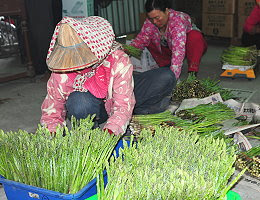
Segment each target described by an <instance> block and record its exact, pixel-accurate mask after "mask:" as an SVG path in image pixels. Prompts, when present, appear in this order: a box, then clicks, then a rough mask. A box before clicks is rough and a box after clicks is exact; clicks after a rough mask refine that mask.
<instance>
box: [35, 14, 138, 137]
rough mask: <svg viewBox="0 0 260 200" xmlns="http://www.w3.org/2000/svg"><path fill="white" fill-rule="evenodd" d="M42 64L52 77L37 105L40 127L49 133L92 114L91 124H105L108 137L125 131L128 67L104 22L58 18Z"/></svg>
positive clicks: (130, 100) (129, 106) (130, 101)
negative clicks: (72, 119)
mask: <svg viewBox="0 0 260 200" xmlns="http://www.w3.org/2000/svg"><path fill="white" fill-rule="evenodd" d="M46 62H47V65H48V67H49V69H50V70H51V71H52V74H51V76H50V78H49V80H48V83H47V96H46V98H45V99H44V101H43V103H42V106H41V109H42V116H41V120H40V122H41V124H42V125H44V126H46V127H47V128H48V129H49V130H50V131H51V132H55V130H56V127H57V126H58V125H61V126H65V125H66V124H65V123H66V120H65V119H66V117H67V118H69V119H70V117H71V116H74V117H75V118H76V119H80V118H86V117H87V116H88V115H89V114H91V115H92V114H96V118H95V122H96V124H100V123H103V122H105V121H106V124H105V126H104V128H105V129H107V130H108V132H110V133H114V134H115V135H118V134H121V133H124V132H125V130H126V127H127V125H128V124H129V121H130V118H131V116H132V111H133V108H134V105H135V98H134V93H133V78H132V72H133V66H132V64H131V62H130V60H129V57H128V55H127V54H125V53H124V51H122V50H121V45H120V44H119V43H117V42H115V36H114V32H113V29H112V26H111V25H110V23H109V22H108V21H107V20H105V19H103V18H101V17H97V16H92V17H87V18H84V19H82V20H81V21H79V20H76V19H73V18H69V17H64V18H63V19H62V20H61V21H60V23H58V25H57V26H56V29H55V31H54V34H53V37H52V41H51V43H50V48H49V51H48V55H47V59H46Z"/></svg>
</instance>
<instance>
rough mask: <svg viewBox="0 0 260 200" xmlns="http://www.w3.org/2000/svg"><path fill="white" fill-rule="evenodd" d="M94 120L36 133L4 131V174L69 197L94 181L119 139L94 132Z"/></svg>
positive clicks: (0, 154) (0, 138) (0, 153)
mask: <svg viewBox="0 0 260 200" xmlns="http://www.w3.org/2000/svg"><path fill="white" fill-rule="evenodd" d="M92 119H93V118H90V117H88V118H87V119H84V120H80V121H76V120H72V129H71V130H68V129H67V128H57V132H56V135H55V136H53V135H51V134H50V132H49V131H48V130H47V129H46V128H43V127H39V128H38V130H37V132H36V133H35V134H32V133H28V132H26V131H22V130H19V131H18V132H4V131H3V130H0V163H1V165H0V175H2V176H3V177H5V178H6V179H9V180H13V181H16V182H20V183H24V184H27V185H32V186H36V187H40V188H44V189H48V190H52V191H56V192H61V193H65V194H74V193H76V192H78V191H79V190H80V189H82V188H83V187H84V186H86V185H87V184H88V183H89V182H90V181H91V180H93V179H94V178H95V177H96V175H97V173H98V172H99V171H100V170H104V165H103V164H104V163H105V161H107V160H108V158H109V157H110V156H111V154H112V152H113V149H114V147H115V145H116V143H117V141H118V139H119V137H116V136H110V135H109V134H108V133H107V132H103V131H102V130H100V129H94V130H92V127H93V122H92ZM64 135H65V136H64Z"/></svg>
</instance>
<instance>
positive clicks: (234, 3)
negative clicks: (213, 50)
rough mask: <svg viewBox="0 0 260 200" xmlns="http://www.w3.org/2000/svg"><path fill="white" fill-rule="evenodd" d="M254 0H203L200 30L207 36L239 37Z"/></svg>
mask: <svg viewBox="0 0 260 200" xmlns="http://www.w3.org/2000/svg"><path fill="white" fill-rule="evenodd" d="M254 6H255V0H203V5H202V11H203V14H202V31H203V33H204V34H205V35H208V36H217V37H225V38H241V35H242V32H243V25H244V22H245V19H246V17H247V16H248V15H249V14H250V12H251V10H252V9H253V7H254Z"/></svg>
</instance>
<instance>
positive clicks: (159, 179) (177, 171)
mask: <svg viewBox="0 0 260 200" xmlns="http://www.w3.org/2000/svg"><path fill="white" fill-rule="evenodd" d="M141 136H142V140H140V141H138V145H137V148H135V145H134V147H132V146H133V145H130V146H128V145H127V144H126V143H125V145H124V148H123V149H121V151H120V153H119V154H120V156H119V157H118V158H113V159H111V160H110V162H109V163H107V165H106V166H107V167H106V169H107V175H108V184H107V185H106V187H105V188H104V180H103V178H102V177H103V176H102V175H101V176H98V181H97V182H98V199H99V200H107V199H118V200H121V199H122V200H123V199H124V200H132V199H207V200H214V199H216V200H217V199H218V200H224V199H225V195H226V193H227V191H228V190H229V189H230V188H231V187H232V185H233V184H234V183H235V182H236V181H237V180H238V179H239V177H240V176H241V175H242V174H243V173H244V171H243V172H241V173H240V174H239V175H238V176H237V177H236V178H235V180H234V181H232V182H231V183H230V184H229V185H228V180H229V178H230V177H231V175H232V174H233V173H234V170H235V169H234V167H233V163H234V162H235V159H236V156H235V150H234V149H233V148H231V149H230V150H229V151H228V152H227V147H226V144H225V142H224V141H223V140H222V139H213V138H212V137H199V136H198V135H197V134H194V133H193V132H192V131H184V130H183V131H180V129H178V128H173V127H159V126H156V127H155V135H154V136H152V134H151V132H150V131H149V130H143V131H142V133H141ZM101 173H102V172H101Z"/></svg>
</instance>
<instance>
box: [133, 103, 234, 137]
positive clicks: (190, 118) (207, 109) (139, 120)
mask: <svg viewBox="0 0 260 200" xmlns="http://www.w3.org/2000/svg"><path fill="white" fill-rule="evenodd" d="M234 117H235V112H234V110H233V109H231V108H229V107H227V106H226V105H225V104H223V103H217V104H214V105H212V104H201V105H198V106H196V107H194V108H190V109H185V110H181V111H179V112H178V113H176V115H173V114H172V113H171V112H170V111H169V110H167V111H165V112H162V113H158V114H148V115H134V116H133V117H132V120H131V122H130V125H131V126H132V127H133V129H134V131H135V133H136V135H138V134H139V133H140V131H141V130H142V129H143V128H149V129H153V126H154V125H164V126H165V125H167V126H175V127H180V128H185V127H186V128H189V129H192V130H194V131H197V132H198V133H200V134H201V135H204V136H207V135H216V136H217V135H222V134H221V133H220V132H217V131H219V130H220V129H221V128H222V127H221V125H220V124H221V123H222V122H224V121H225V120H228V119H233V118H234Z"/></svg>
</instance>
